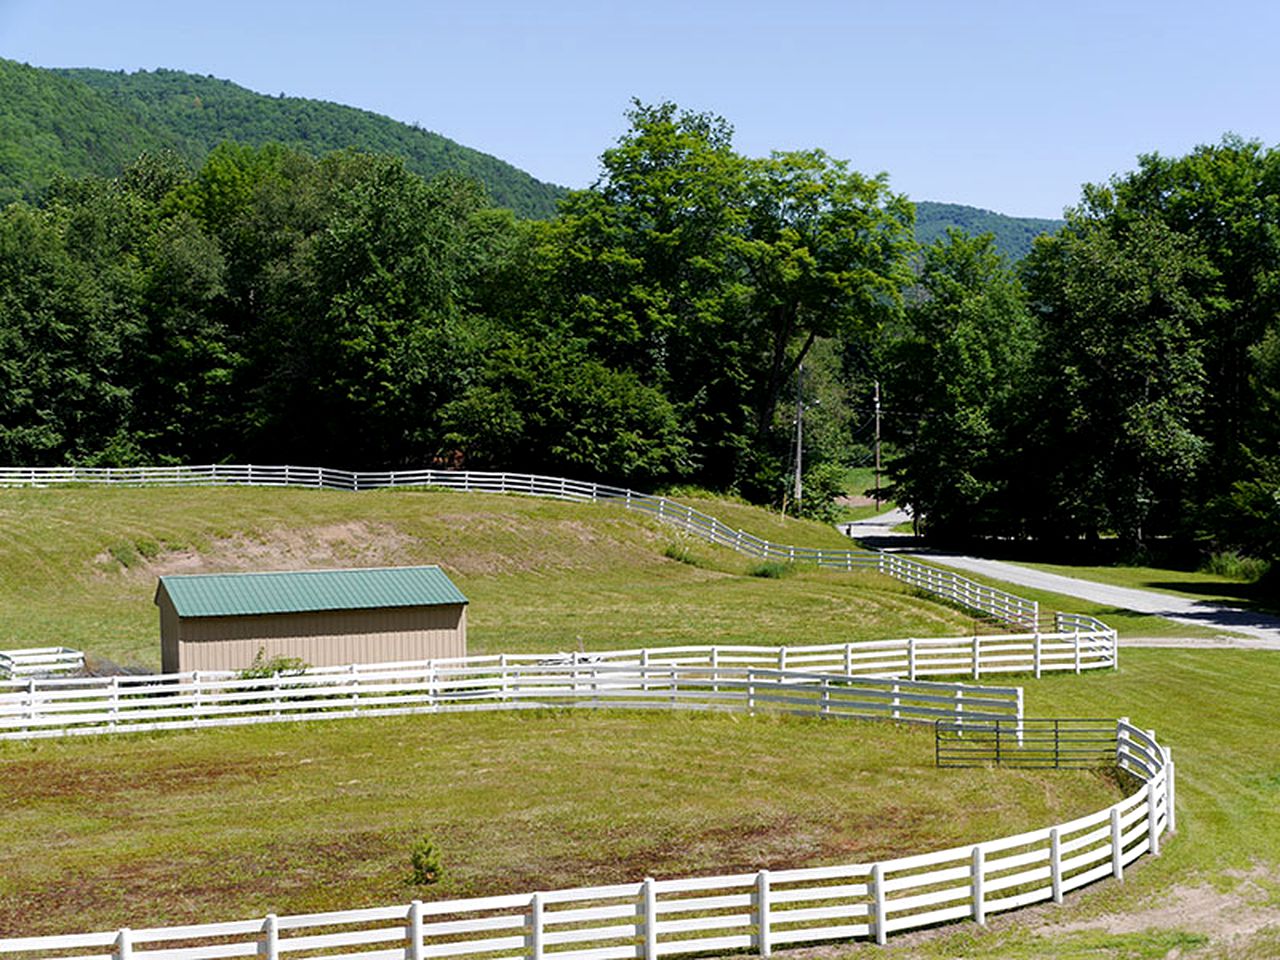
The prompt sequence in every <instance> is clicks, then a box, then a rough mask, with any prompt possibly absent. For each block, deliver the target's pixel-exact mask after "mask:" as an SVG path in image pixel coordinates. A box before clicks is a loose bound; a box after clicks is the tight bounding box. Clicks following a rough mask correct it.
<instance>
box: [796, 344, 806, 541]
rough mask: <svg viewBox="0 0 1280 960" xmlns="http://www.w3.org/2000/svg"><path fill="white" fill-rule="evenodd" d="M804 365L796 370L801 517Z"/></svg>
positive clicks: (797, 504) (797, 454) (797, 503)
mask: <svg viewBox="0 0 1280 960" xmlns="http://www.w3.org/2000/svg"><path fill="white" fill-rule="evenodd" d="M803 457H804V364H803V363H802V364H800V367H799V369H797V370H796V484H795V496H796V515H797V516H799V515H800V499H801V497H803V496H804V484H803V481H802V480H801V478H802V477H803V476H804V465H803V463H802V458H803Z"/></svg>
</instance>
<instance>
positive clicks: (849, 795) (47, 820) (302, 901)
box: [0, 711, 1119, 935]
mask: <svg viewBox="0 0 1280 960" xmlns="http://www.w3.org/2000/svg"><path fill="white" fill-rule="evenodd" d="M1118 796H1119V793H1118V791H1117V788H1116V787H1115V785H1114V784H1113V783H1111V782H1109V781H1108V780H1106V779H1103V778H1101V777H1100V776H1099V775H1098V774H1094V773H1090V772H1059V773H1054V772H1051V771H1050V772H1035V773H1032V772H1027V771H1007V770H989V769H977V770H936V769H934V767H933V738H932V732H931V730H930V729H928V728H926V727H923V726H914V727H903V728H895V727H894V726H892V725H890V724H882V723H872V722H825V723H824V722H817V721H804V720H798V719H797V720H783V719H770V718H762V717H756V718H745V717H736V718H735V717H724V716H717V715H692V716H690V715H685V714H681V715H668V714H663V713H658V714H652V713H643V712H640V713H637V712H630V711H628V712H619V713H604V714H600V713H577V712H568V713H561V712H556V713H545V712H539V713H512V714H476V715H442V716H430V717H410V718H403V719H400V718H396V719H387V720H370V721H363V720H362V721H352V722H346V721H342V722H337V723H325V724H311V725H306V726H297V725H293V724H285V725H267V726H262V727H256V728H247V729H246V728H241V729H235V730H222V731H201V732H197V733H191V734H172V735H164V736H159V735H156V736H151V735H142V736H136V737H117V738H115V739H113V740H111V741H108V742H104V741H101V740H97V739H93V740H84V741H79V742H74V743H69V742H58V743H48V742H46V743H41V744H40V745H38V746H34V747H33V746H23V745H15V744H8V745H5V746H4V747H3V748H0V806H2V807H3V809H4V810H5V821H6V832H7V833H9V837H8V839H7V841H6V842H5V845H4V856H5V858H6V860H7V861H8V864H9V868H8V869H6V870H5V871H4V876H3V879H0V933H3V934H7V935H17V934H21V933H36V932H41V931H44V932H50V933H53V932H60V931H65V930H72V929H77V928H84V927H90V928H100V927H107V928H110V927H112V926H117V925H121V924H128V925H132V926H134V927H142V926H151V925H157V924H170V923H184V922H195V921H198V920H202V919H205V920H207V919H210V918H213V917H227V918H231V917H239V916H255V915H261V914H263V913H265V912H267V911H272V910H274V911H278V912H280V913H300V912H310V911H317V910H337V909H349V908H352V907H355V906H362V905H364V906H372V905H376V904H380V903H398V902H403V901H406V900H408V899H411V898H412V897H414V896H421V897H423V898H425V899H443V898H455V897H466V896H485V895H491V894H499V893H518V892H523V891H526V890H531V889H555V888H558V887H571V886H580V885H585V884H602V883H620V882H625V881H629V880H634V879H636V878H639V877H643V876H646V875H653V876H665V877H670V876H688V875H697V874H707V873H716V872H733V871H742V870H754V869H759V868H760V867H770V868H782V867H789V866H804V865H812V864H838V863H856V862H861V861H866V860H872V859H878V858H882V857H886V856H889V855H894V854H898V855H900V854H907V853H912V852H917V851H918V850H920V849H922V848H934V847H946V846H951V845H954V844H957V843H962V842H966V841H973V840H978V839H982V838H984V837H989V836H995V835H999V834H1001V833H1003V832H1009V831H1013V830H1019V829H1031V828H1034V827H1036V826H1038V825H1043V824H1044V823H1047V822H1050V821H1051V820H1052V819H1054V818H1057V819H1065V818H1067V817H1070V816H1075V815H1080V814H1083V813H1087V812H1089V811H1092V810H1095V809H1097V808H1099V807H1102V806H1105V805H1106V804H1108V803H1111V802H1113V801H1114V800H1115V799H1117V798H1118ZM423 835H426V836H430V837H431V838H432V839H433V840H434V841H435V842H436V843H437V845H438V846H439V847H440V848H441V849H442V851H443V856H444V861H445V866H446V870H447V874H446V878H445V880H444V881H443V882H442V883H439V884H436V885H433V886H430V887H415V886H414V885H413V884H412V883H411V882H410V864H409V850H410V846H411V845H412V843H413V841H414V840H416V839H417V838H419V837H421V836H423ZM72 878H74V879H72Z"/></svg>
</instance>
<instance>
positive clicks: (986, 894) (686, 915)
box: [0, 719, 1175, 960]
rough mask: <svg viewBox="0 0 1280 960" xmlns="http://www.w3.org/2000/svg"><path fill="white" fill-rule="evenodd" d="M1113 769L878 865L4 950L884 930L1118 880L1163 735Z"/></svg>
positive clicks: (653, 955)
mask: <svg viewBox="0 0 1280 960" xmlns="http://www.w3.org/2000/svg"><path fill="white" fill-rule="evenodd" d="M1116 763H1117V766H1118V767H1119V768H1120V769H1122V770H1124V771H1127V772H1129V773H1131V774H1132V775H1133V778H1134V782H1136V783H1138V784H1139V787H1138V789H1136V790H1134V791H1133V792H1132V793H1130V794H1129V795H1128V796H1126V797H1125V798H1124V799H1123V800H1121V801H1119V802H1118V803H1115V804H1112V805H1111V806H1109V807H1106V808H1105V809H1102V810H1099V811H1097V812H1096V813H1091V814H1088V815H1087V816H1083V817H1078V818H1076V819H1074V820H1071V821H1068V822H1066V823H1060V824H1057V825H1055V826H1051V827H1047V828H1043V829H1038V830H1031V831H1028V832H1026V833H1020V834H1016V835H1013V836H1008V837H1001V838H999V839H994V840H986V841H983V842H981V843H976V844H972V845H968V846H962V847H954V848H952V849H949V850H941V851H938V852H935V853H925V854H918V855H914V856H906V857H896V858H893V859H890V860H883V861H878V862H875V863H860V864H848V865H842V866H825V867H809V868H801V869H794V870H774V871H770V870H760V871H758V872H755V873H740V874H731V875H727V876H713V877H694V878H684V879H667V880H655V879H652V878H646V879H644V880H642V881H640V882H636V883H624V884H615V885H611V886H599V887H580V888H576V889H572V890H553V891H539V892H534V893H521V894H513V895H508V896H498V897H481V898H475V899H467V900H445V901H437V902H428V903H423V902H421V901H417V900H415V901H413V902H412V903H409V904H400V905H396V906H388V907H375V908H372V909H366V910H346V911H338V912H331V913H314V914H303V915H296V916H276V915H274V914H268V915H267V916H265V917H259V918H254V919H250V920H239V921H232V922H227V923H203V924H192V925H188V926H180V927H152V928H146V929H129V928H127V927H126V928H122V929H118V930H109V931H101V932H96V933H82V934H70V935H65V936H44V937H22V938H15V939H8V940H0V955H12V954H17V955H20V956H21V957H23V958H31V960H35V958H44V957H58V958H60V960H141V958H145V960H225V958H232V957H258V958H263V960H286V958H287V957H297V958H299V960H306V958H337V957H342V958H344V960H428V958H446V957H470V956H474V955H477V954H485V955H488V956H491V957H500V958H516V957H520V958H529V960H627V958H636V960H657V958H659V957H668V956H678V955H681V954H691V953H703V954H705V953H726V952H729V951H735V950H750V951H754V952H756V953H759V954H761V955H762V956H768V955H769V954H770V953H771V952H772V951H773V950H774V949H775V948H778V947H784V946H790V945H793V944H797V945H800V944H812V943H818V942H822V941H833V940H849V939H852V938H859V937H862V938H874V939H875V940H876V941H877V942H879V943H884V942H885V940H886V938H887V937H888V935H889V934H891V933H895V932H898V931H902V930H913V929H919V928H922V927H927V926H932V925H934V924H938V923H943V922H947V921H956V920H966V919H971V920H973V921H975V922H977V923H979V924H985V923H986V921H987V918H988V917H989V916H991V915H992V914H994V913H999V912H1002V911H1006V910H1013V909H1016V908H1018V907H1023V906H1027V905H1029V904H1033V903H1038V902H1042V901H1048V900H1052V901H1055V902H1061V901H1062V898H1063V896H1064V894H1066V893H1067V892H1069V891H1071V890H1075V889H1077V888H1078V887H1083V886H1085V885H1086V884H1089V883H1092V882H1094V881H1097V880H1100V879H1102V878H1104V877H1114V878H1116V879H1123V877H1124V871H1125V868H1126V867H1127V866H1128V865H1129V864H1131V863H1133V861H1135V860H1137V859H1138V858H1139V857H1141V856H1143V855H1144V854H1148V853H1151V854H1157V855H1158V854H1159V852H1160V843H1161V836H1162V834H1164V832H1165V831H1167V830H1169V831H1171V830H1173V829H1174V827H1175V819H1174V766H1173V761H1172V759H1171V757H1170V755H1169V751H1168V749H1167V748H1164V747H1162V746H1161V745H1160V744H1159V743H1157V742H1156V739H1155V736H1154V734H1152V733H1151V732H1149V731H1143V730H1140V729H1138V728H1137V727H1135V726H1133V725H1131V724H1130V723H1129V722H1128V720H1127V719H1122V720H1120V721H1118V722H1117V724H1116Z"/></svg>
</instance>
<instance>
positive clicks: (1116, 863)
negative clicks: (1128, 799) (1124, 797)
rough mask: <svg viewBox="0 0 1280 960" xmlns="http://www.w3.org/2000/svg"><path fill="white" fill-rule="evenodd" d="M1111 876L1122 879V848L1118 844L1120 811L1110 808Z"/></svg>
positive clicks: (1117, 808)
mask: <svg viewBox="0 0 1280 960" xmlns="http://www.w3.org/2000/svg"><path fill="white" fill-rule="evenodd" d="M1111 875H1112V876H1113V877H1115V878H1116V879H1117V880H1123V879H1124V847H1123V846H1121V843H1120V809H1119V807H1112V808H1111Z"/></svg>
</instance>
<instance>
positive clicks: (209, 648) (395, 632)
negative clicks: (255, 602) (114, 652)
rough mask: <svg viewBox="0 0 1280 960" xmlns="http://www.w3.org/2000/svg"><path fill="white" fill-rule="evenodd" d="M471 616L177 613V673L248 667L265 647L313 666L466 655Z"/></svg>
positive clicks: (437, 609) (448, 610) (429, 610)
mask: <svg viewBox="0 0 1280 960" xmlns="http://www.w3.org/2000/svg"><path fill="white" fill-rule="evenodd" d="M166 606H169V608H170V609H172V606H171V605H168V604H166V603H161V605H160V609H161V630H162V634H163V635H164V637H165V639H164V641H163V643H162V650H167V649H168V634H167V632H166V626H167V625H166V624H165V608H166ZM466 616H467V614H466V607H465V606H463V605H462V604H449V605H443V606H429V607H392V608H383V609H372V610H326V611H321V612H307V613H284V614H267V615H258V616H240V617H194V618H186V619H182V620H178V619H177V617H176V614H174V619H175V621H177V622H176V623H175V624H174V627H175V630H174V635H175V637H176V638H177V640H178V641H180V642H177V643H176V646H177V648H178V650H177V660H178V664H177V670H179V671H183V672H185V671H188V670H242V669H244V668H245V667H247V666H249V665H250V664H251V663H253V660H254V657H255V656H257V653H258V651H259V650H260V649H261V650H262V651H263V652H264V655H265V656H266V657H267V658H268V659H270V658H272V657H298V658H299V659H301V660H303V661H304V662H306V663H307V664H309V665H310V666H313V667H324V666H338V665H342V664H348V663H376V662H381V661H388V660H431V659H437V658H445V657H465V656H466V653H467V650H466V643H467V642H466ZM167 669H168V665H167V661H166V670H167Z"/></svg>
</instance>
